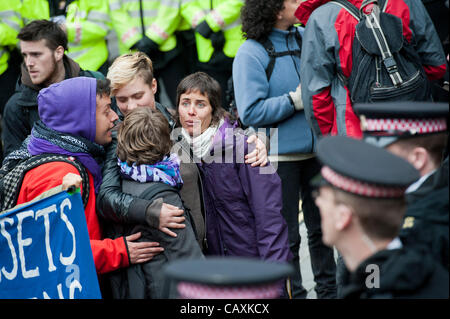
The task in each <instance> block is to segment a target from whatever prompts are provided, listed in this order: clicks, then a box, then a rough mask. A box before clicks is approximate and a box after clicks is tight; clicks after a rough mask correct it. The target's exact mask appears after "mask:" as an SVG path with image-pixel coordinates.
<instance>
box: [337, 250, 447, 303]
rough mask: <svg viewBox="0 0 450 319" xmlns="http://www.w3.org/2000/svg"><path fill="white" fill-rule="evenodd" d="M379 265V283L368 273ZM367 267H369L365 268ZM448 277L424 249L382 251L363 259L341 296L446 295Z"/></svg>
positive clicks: (370, 297) (401, 296)
mask: <svg viewBox="0 0 450 319" xmlns="http://www.w3.org/2000/svg"><path fill="white" fill-rule="evenodd" d="M369 265H377V266H378V268H379V270H380V271H379V286H378V287H377V286H375V287H374V286H371V284H373V283H375V281H372V278H369V276H370V275H372V274H374V273H375V272H374V271H373V268H371V267H373V266H369ZM368 266H369V267H368ZM448 280H449V277H448V271H446V270H445V269H444V268H443V267H442V266H441V265H440V264H438V263H437V262H435V261H434V259H433V257H432V256H431V255H430V254H429V253H428V252H427V251H426V250H424V249H408V248H401V249H393V250H382V251H380V252H377V253H376V254H374V255H373V256H371V257H369V258H368V259H366V260H365V261H364V262H362V263H361V264H360V265H359V266H358V268H357V269H356V270H355V271H354V272H352V273H351V274H350V278H349V281H348V282H347V284H346V285H344V287H343V289H342V298H344V299H416V298H417V299H428V298H433V299H436V298H439V299H441V298H448V297H449V282H448ZM366 281H368V282H369V286H371V287H372V288H368V287H367V285H366Z"/></svg>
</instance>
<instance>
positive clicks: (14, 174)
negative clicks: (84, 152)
mask: <svg viewBox="0 0 450 319" xmlns="http://www.w3.org/2000/svg"><path fill="white" fill-rule="evenodd" d="M50 162H65V163H69V164H71V165H73V166H75V168H76V169H77V170H78V172H79V173H80V176H81V178H82V180H83V182H82V187H83V194H82V199H83V204H84V207H86V205H87V203H88V200H89V175H88V174H87V172H86V169H85V168H84V166H83V164H81V163H80V162H79V161H78V160H76V159H75V158H74V157H72V156H65V155H59V154H41V155H36V156H32V157H30V158H28V159H26V160H23V161H21V162H19V163H18V164H17V165H16V166H15V167H14V168H13V169H11V170H10V171H8V172H6V173H2V174H0V203H1V204H0V211H5V210H8V209H11V208H13V207H14V206H15V205H16V203H17V199H18V197H19V193H20V189H21V187H22V182H23V179H24V177H25V174H26V173H27V172H28V171H29V170H31V169H33V168H35V167H37V166H40V165H42V164H45V163H50ZM61 182H62V181H61Z"/></svg>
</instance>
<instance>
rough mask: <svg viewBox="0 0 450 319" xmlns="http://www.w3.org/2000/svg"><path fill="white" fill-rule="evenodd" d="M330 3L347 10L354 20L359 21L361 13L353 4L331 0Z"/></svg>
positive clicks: (340, 0) (345, 0)
mask: <svg viewBox="0 0 450 319" xmlns="http://www.w3.org/2000/svg"><path fill="white" fill-rule="evenodd" d="M331 2H333V3H335V4H337V5H338V6H340V7H342V8H344V9H345V10H347V12H348V13H350V14H351V15H352V16H353V17H354V18H355V19H356V20H358V21H359V20H361V12H360V11H359V9H358V8H357V7H356V6H355V5H354V4H353V3H351V2H349V1H347V0H333V1H331Z"/></svg>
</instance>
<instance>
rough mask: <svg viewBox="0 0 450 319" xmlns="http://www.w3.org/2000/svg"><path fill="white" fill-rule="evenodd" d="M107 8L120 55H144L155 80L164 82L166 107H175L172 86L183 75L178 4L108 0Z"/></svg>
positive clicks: (168, 0) (167, 0) (157, 0)
mask: <svg viewBox="0 0 450 319" xmlns="http://www.w3.org/2000/svg"><path fill="white" fill-rule="evenodd" d="M109 7H110V10H111V18H112V21H113V27H114V29H115V30H116V32H117V34H118V37H119V42H120V44H121V46H120V51H121V54H123V53H127V52H129V51H130V49H131V50H139V51H141V52H144V53H146V54H147V55H148V56H149V57H150V58H151V59H152V61H153V66H154V73H155V77H156V78H157V80H158V81H159V83H161V82H160V81H162V82H163V83H164V88H165V91H166V93H167V95H168V97H169V99H170V102H171V103H170V104H172V106H175V103H176V101H175V100H176V87H177V85H178V83H179V82H180V81H181V79H183V77H184V76H186V75H187V74H186V71H185V69H186V67H185V65H184V63H183V61H184V60H183V52H182V50H183V49H182V46H181V43H180V41H179V40H178V39H177V37H176V35H175V31H176V30H177V29H178V28H179V26H180V24H181V23H182V20H183V19H182V17H181V15H180V1H179V0H143V1H139V0H131V1H123V0H112V1H110V2H109ZM159 92H160V90H158V92H157V95H158V96H157V100H160V98H159Z"/></svg>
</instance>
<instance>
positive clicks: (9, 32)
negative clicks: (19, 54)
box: [0, 0, 23, 74]
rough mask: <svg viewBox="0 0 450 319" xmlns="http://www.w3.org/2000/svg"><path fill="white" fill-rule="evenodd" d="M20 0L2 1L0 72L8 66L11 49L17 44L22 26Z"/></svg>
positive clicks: (0, 7) (0, 14)
mask: <svg viewBox="0 0 450 319" xmlns="http://www.w3.org/2000/svg"><path fill="white" fill-rule="evenodd" d="M20 7H21V3H20V0H8V1H0V74H3V72H5V71H6V69H7V68H8V59H9V49H10V48H14V46H15V45H16V44H17V34H18V33H19V31H20V28H22V26H23V24H22V19H21V16H20Z"/></svg>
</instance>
